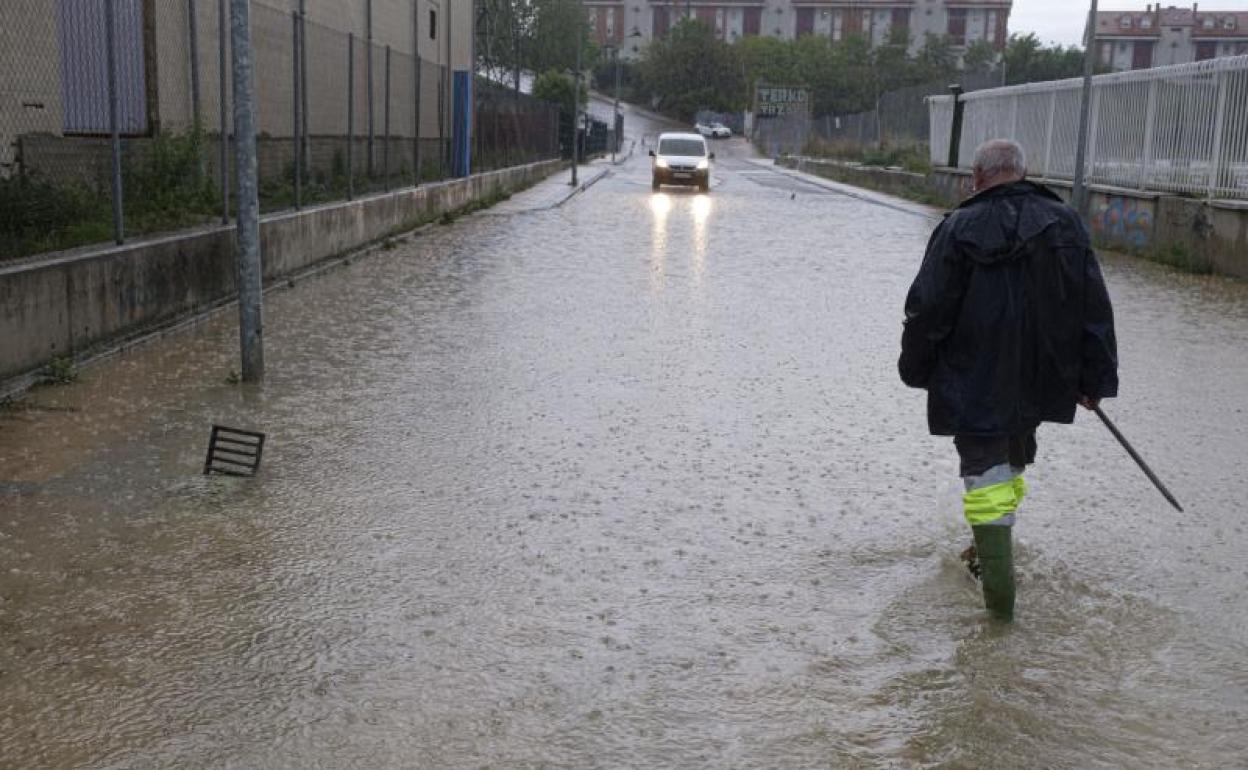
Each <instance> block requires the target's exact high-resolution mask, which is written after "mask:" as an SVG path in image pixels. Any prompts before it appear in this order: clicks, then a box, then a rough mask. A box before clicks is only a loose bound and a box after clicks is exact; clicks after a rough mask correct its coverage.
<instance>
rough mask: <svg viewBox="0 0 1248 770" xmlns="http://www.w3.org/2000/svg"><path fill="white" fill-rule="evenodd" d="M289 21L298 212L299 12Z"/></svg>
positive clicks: (297, 206) (291, 13)
mask: <svg viewBox="0 0 1248 770" xmlns="http://www.w3.org/2000/svg"><path fill="white" fill-rule="evenodd" d="M290 20H291V30H292V31H291V38H290V42H291V47H292V50H291V54H292V58H291V62H290V75H291V114H292V117H293V121H292V125H291V138H292V139H293V140H294V155H293V156H292V161H293V162H292V163H291V166H292V168H293V169H294V172H295V211H298V210H299V208H300V206H301V204H302V203H303V191H302V184H301V183H302V176H303V175H302V173H301V169H300V167H301V166H302V165H303V159H302V158H301V157H300V154H299V146H300V142H299V132H300V125H299V117H300V115H299V87H300V83H299V12H298V11H291V12H290Z"/></svg>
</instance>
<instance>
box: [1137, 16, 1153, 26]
mask: <svg viewBox="0 0 1248 770" xmlns="http://www.w3.org/2000/svg"><path fill="white" fill-rule="evenodd" d="M1152 28H1153V17H1152V16H1145V17H1143V18H1141V19H1140V29H1152Z"/></svg>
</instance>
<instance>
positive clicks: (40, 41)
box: [0, 0, 64, 176]
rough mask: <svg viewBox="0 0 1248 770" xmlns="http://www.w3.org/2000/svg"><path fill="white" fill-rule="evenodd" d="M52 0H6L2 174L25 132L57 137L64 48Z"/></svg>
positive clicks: (0, 70) (0, 48)
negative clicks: (62, 47)
mask: <svg viewBox="0 0 1248 770" xmlns="http://www.w3.org/2000/svg"><path fill="white" fill-rule="evenodd" d="M49 6H50V3H49V2H48V0H4V10H5V15H6V17H7V18H6V19H5V21H4V22H3V23H0V52H3V54H2V55H0V176H8V175H9V173H11V171H12V169H13V162H14V154H15V150H16V148H15V147H14V142H15V141H16V138H17V137H18V136H19V135H21V134H25V133H53V134H59V133H60V131H61V126H62V125H63V121H64V118H63V111H62V107H61V69H60V57H59V54H58V52H59V51H60V48H61V43H60V38H59V32H58V28H57V25H56V16H55V14H53V13H50V12H49Z"/></svg>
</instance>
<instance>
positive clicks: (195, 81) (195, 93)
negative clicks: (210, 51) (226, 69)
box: [186, 0, 200, 134]
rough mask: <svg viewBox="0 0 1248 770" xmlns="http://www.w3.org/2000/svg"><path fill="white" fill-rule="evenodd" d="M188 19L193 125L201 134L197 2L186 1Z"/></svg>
mask: <svg viewBox="0 0 1248 770" xmlns="http://www.w3.org/2000/svg"><path fill="white" fill-rule="evenodd" d="M186 17H187V21H188V25H189V26H188V27H187V30H186V34H187V37H188V38H189V40H188V42H189V43H190V46H189V51H188V55H189V57H190V60H191V124H192V125H193V126H195V133H196V134H198V133H199V129H200V114H199V13H198V12H197V10H196V8H195V0H186Z"/></svg>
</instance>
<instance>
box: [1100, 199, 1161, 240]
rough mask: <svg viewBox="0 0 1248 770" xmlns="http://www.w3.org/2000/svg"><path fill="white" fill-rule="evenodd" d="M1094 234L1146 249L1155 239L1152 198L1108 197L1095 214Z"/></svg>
mask: <svg viewBox="0 0 1248 770" xmlns="http://www.w3.org/2000/svg"><path fill="white" fill-rule="evenodd" d="M1092 235H1093V236H1094V237H1096V238H1097V239H1098V240H1100V241H1101V242H1103V243H1104V242H1108V243H1113V244H1115V245H1120V246H1126V247H1127V248H1130V249H1147V248H1148V247H1149V246H1150V245H1151V244H1152V242H1153V211H1152V204H1151V202H1150V201H1144V200H1140V199H1139V198H1127V197H1123V196H1121V195H1111V196H1109V197H1107V198H1106V199H1105V200H1103V201H1101V202H1100V203H1098V204H1097V207H1096V211H1094V212H1093V214H1092Z"/></svg>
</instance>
